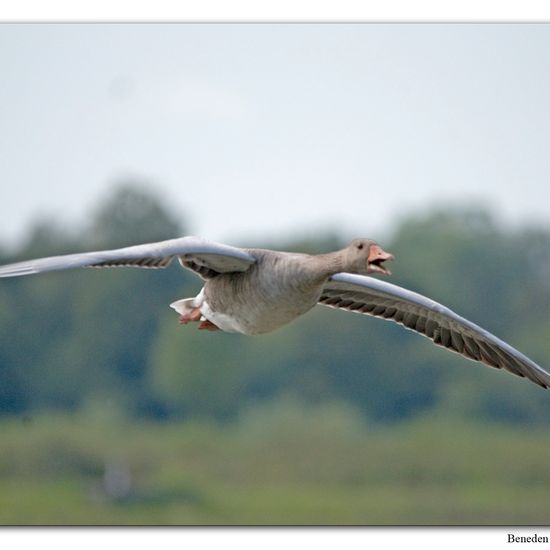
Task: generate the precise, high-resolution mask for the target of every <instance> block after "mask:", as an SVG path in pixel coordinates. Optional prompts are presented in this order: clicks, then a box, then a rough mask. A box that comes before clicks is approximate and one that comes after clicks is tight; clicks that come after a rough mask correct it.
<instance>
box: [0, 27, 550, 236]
mask: <svg viewBox="0 0 550 550" xmlns="http://www.w3.org/2000/svg"><path fill="white" fill-rule="evenodd" d="M0 74H1V75H2V77H1V81H0V82H1V85H0V190H1V195H0V196H1V201H0V214H1V215H0V244H4V245H5V244H6V243H7V244H9V243H17V242H19V241H20V240H21V239H23V238H24V237H25V235H26V231H27V230H28V228H29V224H30V223H31V221H32V220H33V219H36V218H37V217H43V216H49V217H53V218H56V219H59V220H60V221H61V222H62V223H64V224H69V225H73V226H76V227H85V224H86V222H87V220H88V219H89V216H90V213H91V212H92V211H93V208H94V207H95V205H96V204H97V203H98V202H99V201H100V200H101V199H102V198H104V197H105V196H107V195H108V193H109V190H110V189H112V188H113V186H114V185H116V183H117V182H120V181H121V180H124V179H127V178H134V179H137V180H140V181H144V182H148V184H149V185H150V187H151V188H153V189H154V190H155V191H156V192H157V193H158V194H159V195H161V196H163V198H164V200H165V202H166V203H167V204H168V205H169V206H170V207H171V208H172V210H174V211H176V212H178V213H180V215H181V217H182V220H183V221H184V223H185V225H186V227H188V228H189V233H192V234H196V235H202V236H205V237H208V238H211V239H215V240H221V241H225V242H229V243H231V244H235V245H238V244H240V243H241V242H246V243H247V244H250V243H251V242H254V239H256V238H257V239H258V240H259V241H260V240H265V239H270V240H272V239H275V238H280V237H282V236H290V235H295V234H297V233H302V234H307V235H308V236H309V235H314V234H316V233H327V232H333V231H337V232H339V233H340V234H342V235H345V236H348V235H349V236H350V237H355V236H367V237H371V238H375V239H380V237H381V236H383V235H386V234H388V232H391V229H392V228H393V227H395V226H396V224H398V223H399V221H400V220H401V219H402V218H403V217H404V216H407V215H410V214H411V213H413V214H414V213H415V212H424V211H426V210H429V209H431V208H434V207H441V206H450V207H453V206H457V207H458V206H462V205H481V206H487V207H488V208H490V209H491V210H492V211H493V212H494V213H495V214H496V216H497V217H498V219H500V220H501V221H502V222H503V223H506V224H522V223H541V224H545V225H546V224H548V220H550V147H549V143H550V139H549V138H550V100H549V98H550V26H549V25H544V24H488V25H485V24H405V23H402V24H227V23H226V24H221V23H220V24H2V25H0Z"/></svg>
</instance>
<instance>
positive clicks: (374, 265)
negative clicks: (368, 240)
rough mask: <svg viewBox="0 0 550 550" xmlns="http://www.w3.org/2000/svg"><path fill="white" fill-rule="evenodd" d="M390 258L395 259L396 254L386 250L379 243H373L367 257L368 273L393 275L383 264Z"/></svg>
mask: <svg viewBox="0 0 550 550" xmlns="http://www.w3.org/2000/svg"><path fill="white" fill-rule="evenodd" d="M388 260H395V256H394V255H393V254H390V253H389V252H386V251H385V250H383V249H382V247H381V246H379V245H377V244H373V245H371V247H370V250H369V256H368V258H367V273H383V274H384V275H391V271H390V270H389V269H388V268H387V267H385V266H384V265H383V264H384V262H385V261H388Z"/></svg>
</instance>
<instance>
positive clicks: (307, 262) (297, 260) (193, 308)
mask: <svg viewBox="0 0 550 550" xmlns="http://www.w3.org/2000/svg"><path fill="white" fill-rule="evenodd" d="M174 258H177V259H178V261H179V263H180V264H181V265H182V266H183V267H185V268H187V269H190V270H192V271H194V272H195V273H196V274H197V275H199V276H200V277H201V278H202V279H203V280H204V281H205V282H204V286H203V288H202V290H201V291H200V292H199V293H198V295H197V296H195V297H193V298H185V299H181V300H177V301H176V302H173V303H172V304H171V307H172V308H173V309H175V310H176V311H177V312H178V313H179V315H180V322H181V323H183V324H187V323H191V322H198V323H199V328H201V329H207V330H223V331H225V332H237V333H241V334H245V335H256V334H264V333H267V332H271V331H273V330H275V329H277V328H279V327H281V326H283V325H286V324H288V323H290V322H291V321H293V320H295V319H297V318H298V317H300V316H301V315H303V314H305V313H307V312H308V311H309V310H310V309H312V308H313V307H314V306H315V305H317V304H321V305H325V306H329V307H332V308H337V309H342V310H346V311H352V312H355V313H360V314H365V315H369V316H373V317H378V318H382V319H386V320H390V321H394V322H396V323H399V324H401V325H402V326H404V327H405V328H407V329H410V330H413V331H415V332H417V333H418V334H421V335H423V336H426V337H427V338H429V339H430V340H431V341H432V342H433V343H434V344H436V345H438V346H442V347H445V348H447V349H449V350H450V351H454V352H456V353H459V354H461V355H462V356H464V357H466V358H468V359H471V360H474V361H478V362H481V363H484V364H486V365H489V366H491V367H495V368H501V369H504V370H507V371H509V372H511V373H513V374H516V375H518V376H521V377H526V378H528V379H529V380H531V381H532V382H534V383H536V384H538V385H539V386H542V387H544V388H548V387H550V374H549V373H548V372H546V371H545V370H544V369H543V368H541V367H540V366H539V365H537V364H536V363H535V362H533V361H532V360H531V359H529V358H528V357H526V356H525V355H523V354H522V353H520V352H519V351H518V350H516V349H515V348H513V347H512V346H510V345H508V344H507V343H506V342H503V341H502V340H500V339H499V338H497V337H496V336H494V335H493V334H491V333H490V332H488V331H486V330H484V329H482V328H481V327H479V326H477V325H476V324H474V323H472V322H471V321H468V320H467V319H464V318H463V317H460V316H459V315H457V314H456V313H455V312H453V311H451V310H450V309H448V308H446V307H445V306H443V305H441V304H439V303H437V302H435V301H433V300H431V299H429V298H427V297H425V296H422V295H420V294H417V293H415V292H412V291H409V290H406V289H404V288H401V287H399V286H396V285H392V284H390V283H387V282H385V281H381V280H379V279H374V278H372V277H369V276H368V275H370V274H371V273H382V274H386V275H389V274H391V272H390V271H389V270H388V269H387V268H386V267H385V266H384V265H383V264H384V262H385V261H387V260H392V259H393V256H392V255H391V254H389V253H387V252H385V251H384V250H383V249H382V248H381V247H380V246H379V245H378V244H377V243H375V242H374V241H372V240H370V239H355V240H354V241H352V242H351V243H350V244H349V245H348V246H347V247H346V248H344V249H342V250H339V251H336V252H331V253H328V254H320V255H308V254H296V253H289V252H279V251H273V250H265V249H243V248H236V247H232V246H228V245H224V244H219V243H214V242H211V241H208V240H206V239H201V238H197V237H181V238H179V239H170V240H167V241H162V242H158V243H149V244H143V245H137V246H130V247H125V248H119V249H115V250H104V251H97V252H87V253H80V254H68V255H63V256H53V257H48V258H41V259H37V260H30V261H24V262H17V263H14V264H9V265H5V266H1V267H0V278H2V277H17V276H22V275H30V274H34V273H42V272H47V271H57V270H63V269H71V268H76V267H119V266H131V267H143V268H164V267H167V266H168V265H169V264H170V263H171V261H172V260H173V259H174Z"/></svg>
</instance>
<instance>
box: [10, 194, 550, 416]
mask: <svg viewBox="0 0 550 550" xmlns="http://www.w3.org/2000/svg"><path fill="white" fill-rule="evenodd" d="M62 222H63V220H58V221H56V222H54V221H48V220H44V219H42V220H40V221H39V222H37V224H36V226H35V227H34V229H33V230H31V231H30V233H29V237H28V239H27V241H26V242H25V243H24V244H23V245H21V247H20V248H19V249H18V250H17V251H16V252H15V253H14V254H10V255H7V254H4V255H3V257H1V258H0V260H1V261H2V263H5V262H10V261H16V260H20V259H27V258H30V257H36V256H45V255H51V254H59V253H67V252H74V251H82V250H88V249H97V248H109V247H117V246H122V245H128V244H137V243H140V242H146V241H153V240H161V239H165V238H172V237H175V236H178V235H182V234H189V228H188V227H186V226H184V225H183V224H182V217H181V213H178V215H177V216H176V214H175V213H174V212H172V211H171V210H170V208H169V207H168V206H167V205H165V204H162V202H161V201H160V200H159V198H158V197H156V196H155V194H154V193H152V192H151V191H149V190H147V189H144V188H140V187H138V186H133V185H131V184H128V185H122V186H120V187H118V188H116V189H115V190H114V191H113V193H112V195H111V196H109V197H107V199H106V200H105V201H104V202H103V203H101V204H99V205H98V207H97V208H96V209H95V210H94V213H93V216H92V221H91V224H90V226H89V227H87V228H86V230H85V231H82V233H81V234H78V233H76V232H73V234H69V233H68V232H67V231H63V230H61V229H60V227H62V225H61V224H62ZM368 236H370V237H376V236H375V235H368ZM231 244H235V245H239V244H241V243H231ZM246 244H252V243H246ZM264 244H269V245H270V246H276V247H277V248H280V249H300V250H303V251H306V252H307V251H328V250H332V249H334V248H335V247H338V246H343V245H344V244H345V239H343V238H342V237H340V236H334V235H327V236H325V237H320V238H319V239H318V240H317V241H309V242H306V243H303V242H300V241H299V240H296V241H290V242H275V241H274V242H271V243H262V242H258V243H254V245H255V246H262V245H264ZM381 244H383V246H384V247H385V248H386V249H387V250H390V251H391V252H392V253H394V254H395V255H396V257H397V261H396V262H395V263H394V264H393V266H392V269H393V271H394V276H393V277H392V278H391V280H392V281H393V282H395V283H397V284H402V285H403V286H405V287H407V288H409V289H412V290H415V291H417V292H420V293H423V294H427V295H428V296H430V297H431V298H433V299H435V300H437V301H441V302H442V303H444V304H446V305H448V306H449V307H451V308H453V309H455V310H456V311H457V312H458V313H460V314H462V315H464V316H466V317H468V318H469V319H471V320H472V321H474V322H476V323H478V324H480V325H481V326H483V327H485V328H487V329H488V330H490V331H492V332H494V333H495V334H496V335H497V336H499V337H501V338H503V339H505V340H507V341H508V342H509V343H511V344H512V345H514V346H516V347H517V348H518V349H520V350H521V351H523V352H524V353H525V354H527V355H528V356H530V357H531V358H533V359H534V360H535V361H537V362H539V363H540V364H541V365H542V366H544V367H546V368H550V338H549V335H550V314H549V312H550V231H549V230H548V229H546V228H543V229H541V228H534V227H533V228H531V227H521V228H517V229H508V228H504V227H502V226H500V225H499V224H497V223H496V222H495V221H494V220H493V219H492V217H491V215H490V213H489V212H486V211H483V210H449V211H437V212H432V213H428V214H425V215H420V216H417V217H411V218H409V219H405V220H402V221H401V222H400V223H399V224H398V226H397V227H396V228H395V230H394V232H393V236H392V237H391V238H390V239H389V241H388V242H383V243H381ZM200 284H201V283H200V281H199V280H198V279H197V278H196V277H195V276H193V275H192V274H188V273H185V272H184V271H182V270H181V269H180V268H179V266H176V265H173V266H171V267H170V268H168V269H167V270H162V271H149V270H133V269H113V270H80V271H67V272H59V273H52V274H45V275H42V276H37V277H28V278H21V279H4V280H1V281H0V342H1V346H0V413H1V414H3V415H9V416H11V415H14V414H17V415H26V414H36V413H37V412H40V411H45V410H52V409H54V410H57V411H76V410H81V409H86V408H87V407H92V406H98V405H97V403H103V404H105V403H109V404H110V406H111V407H113V408H115V409H117V411H118V412H119V414H121V415H123V416H125V417H126V418H142V419H154V420H166V419H171V420H174V419H191V418H193V419H215V420H217V421H221V422H227V421H231V420H233V419H235V418H236V417H237V416H238V415H239V414H241V413H242V412H243V411H244V410H246V409H247V408H249V407H251V406H256V405H258V404H263V403H268V402H270V401H271V400H273V399H279V398H281V397H285V396H287V397H288V396H290V397H292V398H293V399H296V400H298V401H299V402H301V403H304V404H306V405H307V404H311V405H317V404H320V403H331V402H334V401H338V402H341V403H346V404H347V405H349V406H350V407H352V408H353V409H354V410H357V411H358V412H359V414H360V415H361V416H362V417H363V418H365V419H367V420H369V421H374V422H380V423H387V422H396V421H400V420H405V419H408V420H410V419H413V418H415V417H417V416H418V415H426V414H430V413H434V414H437V415H438V416H441V415H443V416H446V417H449V418H472V419H476V420H482V419H485V420H498V421H500V422H509V423H529V424H531V425H532V424H536V423H547V422H548V420H550V392H545V391H543V390H542V389H540V388H538V387H536V386H535V385H533V384H529V383H528V382H526V381H525V380H521V379H519V378H516V377H513V376H511V375H508V374H507V373H503V372H497V371H493V370H492V369H490V368H488V367H484V366H481V365H477V364H475V363H473V362H470V361H467V360H465V359H463V358H461V357H458V356H454V355H453V354H450V353H449V352H447V351H444V350H440V349H438V348H436V347H434V346H433V345H431V344H430V342H429V341H428V340H426V339H424V338H422V337H420V336H417V335H414V334H412V333H410V332H408V331H405V330H404V329H403V328H401V327H399V326H397V325H393V324H392V323H388V322H382V321H380V320H375V319H371V318H367V317H361V316H359V315H352V314H349V313H343V312H338V311H334V310H330V309H328V308H323V307H318V308H316V310H314V311H313V312H311V313H310V314H308V315H307V316H306V317H304V318H302V319H300V320H298V321H296V322H294V323H292V324H291V325H289V326H288V327H285V328H284V329H282V330H279V331H278V332H275V333H273V334H270V335H265V336H260V337H254V338H245V337H241V336H236V335H229V334H221V333H209V332H204V331H198V330H196V328H195V327H191V326H187V327H182V326H180V325H179V324H178V323H177V317H176V316H175V314H174V313H173V312H172V311H171V310H170V309H169V308H168V304H169V303H170V302H171V301H173V300H174V299H177V298H181V297H185V296H192V295H194V294H195V293H196V292H197V291H198V289H199V288H200ZM101 406H103V405H101Z"/></svg>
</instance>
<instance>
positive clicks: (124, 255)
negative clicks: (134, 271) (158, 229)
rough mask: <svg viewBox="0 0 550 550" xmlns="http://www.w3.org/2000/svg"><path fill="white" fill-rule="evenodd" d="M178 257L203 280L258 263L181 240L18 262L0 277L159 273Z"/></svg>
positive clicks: (219, 247) (229, 250) (241, 253)
mask: <svg viewBox="0 0 550 550" xmlns="http://www.w3.org/2000/svg"><path fill="white" fill-rule="evenodd" d="M175 257H178V259H179V260H180V263H181V265H182V266H184V267H187V268H189V269H192V270H193V271H196V272H198V274H199V275H201V276H207V275H208V276H210V277H212V276H215V275H217V274H218V273H225V272H229V271H246V270H247V269H248V268H249V267H250V266H251V265H252V264H253V263H254V262H255V261H256V260H255V258H254V257H253V256H252V255H251V254H249V253H248V252H246V251H245V250H243V249H241V248H236V247H233V246H228V245H225V244H219V243H215V242H212V241H208V240H206V239H201V238H199V237H180V238H178V239H170V240H167V241H160V242H156V243H148V244H140V245H136V246H128V247H125V248H117V249H115V250H100V251H97V252H83V253H79V254H65V255H63V256H50V257H48V258H40V259H37V260H28V261H24V262H17V263H13V264H8V265H4V266H1V267H0V277H20V276H23V275H31V274H34V273H44V272H47V271H59V270H64V269H74V268H77V267H141V268H148V269H159V268H164V267H166V266H168V265H169V264H170V262H171V261H172V260H173V259H174V258H175ZM201 270H202V271H203V273H201Z"/></svg>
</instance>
